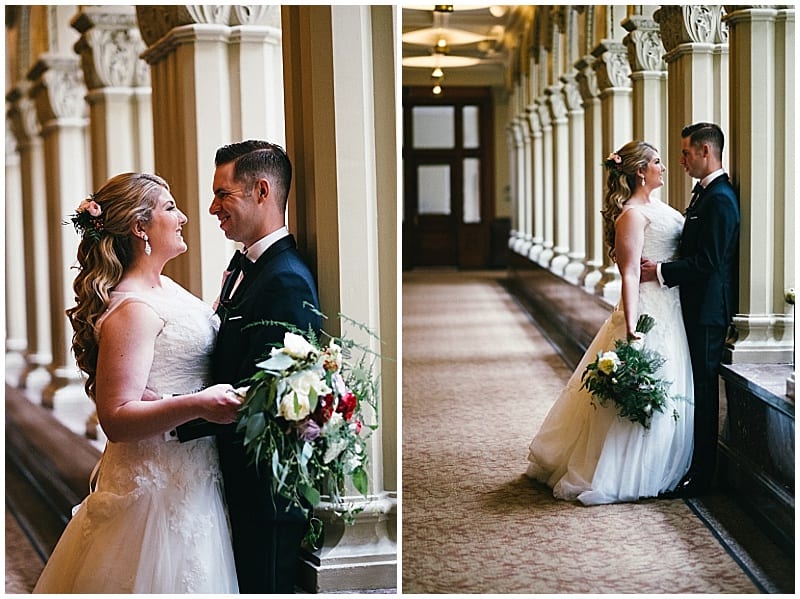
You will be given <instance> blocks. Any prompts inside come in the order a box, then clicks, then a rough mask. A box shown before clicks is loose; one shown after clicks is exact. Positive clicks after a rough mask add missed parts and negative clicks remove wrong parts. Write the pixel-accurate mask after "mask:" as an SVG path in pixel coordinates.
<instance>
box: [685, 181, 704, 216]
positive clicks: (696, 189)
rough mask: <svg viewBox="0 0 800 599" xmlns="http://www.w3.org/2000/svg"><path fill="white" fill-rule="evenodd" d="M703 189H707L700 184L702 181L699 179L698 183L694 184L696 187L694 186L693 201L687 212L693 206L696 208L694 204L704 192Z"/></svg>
mask: <svg viewBox="0 0 800 599" xmlns="http://www.w3.org/2000/svg"><path fill="white" fill-rule="evenodd" d="M703 189H705V188H704V187H703V186H702V185H700V181H698V182H697V183H695V184H694V187H693V188H692V201H691V202H689V207H688V208H687V209H686V211H687V212H688V211H689V210H691V209H692V208H694V205H695V204H696V203H697V200H698V199H699V198H700V194H702V193H703Z"/></svg>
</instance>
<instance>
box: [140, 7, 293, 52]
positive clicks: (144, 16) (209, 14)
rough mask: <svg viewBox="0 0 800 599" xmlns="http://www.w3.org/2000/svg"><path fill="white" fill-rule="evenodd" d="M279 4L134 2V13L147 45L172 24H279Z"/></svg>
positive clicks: (169, 28)
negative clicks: (148, 3) (151, 3)
mask: <svg viewBox="0 0 800 599" xmlns="http://www.w3.org/2000/svg"><path fill="white" fill-rule="evenodd" d="M280 10H281V9H280V6H272V5H269V6H265V5H260V4H248V5H240V6H231V5H219V4H209V5H194V4H191V5H182V6H178V5H169V6H154V5H137V6H136V17H137V20H138V22H139V30H140V31H141V33H142V39H143V40H144V42H145V44H147V46H148V47H151V46H153V45H154V44H155V43H156V42H157V41H158V40H160V39H161V38H162V37H164V36H165V35H167V34H168V33H169V32H170V31H171V30H172V29H174V28H175V27H180V26H182V25H191V24H195V23H197V24H206V25H229V26H236V25H259V26H267V27H280V22H281V13H280Z"/></svg>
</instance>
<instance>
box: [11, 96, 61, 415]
mask: <svg viewBox="0 0 800 599" xmlns="http://www.w3.org/2000/svg"><path fill="white" fill-rule="evenodd" d="M31 87H32V84H31V83H30V82H29V81H21V82H20V83H19V84H18V85H17V86H16V87H15V88H14V89H12V90H11V91H10V92H9V94H8V101H9V103H10V104H11V109H10V110H9V116H10V118H11V126H12V127H13V128H14V135H15V137H16V140H17V151H18V152H19V157H20V174H21V178H22V180H21V187H22V229H23V234H22V241H23V248H22V249H23V250H24V256H25V258H24V260H25V285H24V286H25V304H26V308H27V309H26V314H25V330H26V333H27V334H26V338H27V343H28V349H27V352H26V355H25V361H26V366H25V369H24V370H23V371H22V372H21V373H20V377H19V381H18V384H19V386H20V387H22V388H25V389H27V391H28V393H27V395H28V396H29V397H31V398H32V399H34V400H38V399H39V398H40V395H41V391H42V389H43V388H44V387H45V385H47V383H48V382H50V373H49V372H48V371H47V366H48V365H49V364H50V362H51V361H52V358H53V356H52V349H51V346H52V343H51V338H50V278H49V274H48V261H49V254H48V250H47V237H48V227H47V224H46V223H45V222H43V218H44V217H43V215H46V214H47V197H46V195H45V188H44V181H45V176H44V151H43V149H42V139H41V137H40V135H39V133H40V128H39V121H38V120H37V117H36V107H35V105H34V101H33V100H32V99H31V97H30V94H29V92H30V88H31ZM58 222H61V221H60V220H59V221H58Z"/></svg>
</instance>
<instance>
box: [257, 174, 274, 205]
mask: <svg viewBox="0 0 800 599" xmlns="http://www.w3.org/2000/svg"><path fill="white" fill-rule="evenodd" d="M255 192H256V196H257V197H258V201H259V202H263V201H265V200H266V199H267V198H268V197H269V192H270V184H269V181H267V180H266V179H258V180H257V181H256V185H255Z"/></svg>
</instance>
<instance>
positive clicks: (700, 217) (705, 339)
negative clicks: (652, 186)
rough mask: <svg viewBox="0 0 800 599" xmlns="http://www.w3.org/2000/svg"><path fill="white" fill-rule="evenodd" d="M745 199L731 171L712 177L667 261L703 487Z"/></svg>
mask: <svg viewBox="0 0 800 599" xmlns="http://www.w3.org/2000/svg"><path fill="white" fill-rule="evenodd" d="M739 218H740V216H739V201H738V199H737V197H736V192H735V190H734V189H733V186H732V185H731V183H730V181H729V180H728V176H727V175H725V174H723V175H720V176H719V177H717V178H716V179H714V180H713V181H711V183H709V185H708V187H706V188H705V189H704V190H703V191H702V192H701V193H700V196H699V197H698V199H697V201H696V202H695V203H694V204H693V205H692V206H690V208H689V209H688V210H687V211H686V220H685V222H684V226H683V232H682V233H681V241H680V244H679V246H678V256H679V257H678V259H677V260H675V261H673V262H665V263H663V264H662V265H661V276H662V277H663V278H664V283H665V284H666V285H668V286H669V287H673V286H674V285H680V297H681V309H682V310H683V324H684V326H685V328H686V337H687V340H688V342H689V353H690V355H691V358H692V379H693V382H694V452H693V454H692V465H691V467H690V471H689V473H688V475H687V476H688V480H690V481H691V483H690V484H692V485H695V486H696V488H697V490H698V491H700V490H701V488H700V487H701V486H702V487H703V488H705V489H707V488H709V486H710V485H711V484H712V481H713V477H714V471H715V467H716V466H715V465H716V451H717V436H718V434H719V375H718V373H719V365H720V361H721V360H722V352H723V350H724V343H725V333H726V331H727V328H728V325H729V324H730V322H731V318H732V317H733V315H734V314H735V313H736V310H737V304H738V287H739V283H738V278H739V277H738V252H739Z"/></svg>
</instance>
